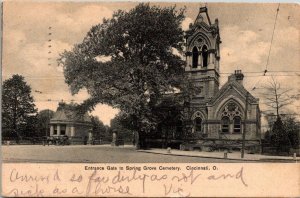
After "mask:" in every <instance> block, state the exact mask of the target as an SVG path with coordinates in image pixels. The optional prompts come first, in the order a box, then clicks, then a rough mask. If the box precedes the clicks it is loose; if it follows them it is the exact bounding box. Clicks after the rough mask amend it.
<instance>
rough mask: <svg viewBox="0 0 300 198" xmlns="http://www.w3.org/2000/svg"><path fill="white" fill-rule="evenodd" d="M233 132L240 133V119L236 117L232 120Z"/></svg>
mask: <svg viewBox="0 0 300 198" xmlns="http://www.w3.org/2000/svg"><path fill="white" fill-rule="evenodd" d="M233 132H234V133H240V132H241V118H240V117H238V116H236V117H234V118H233Z"/></svg>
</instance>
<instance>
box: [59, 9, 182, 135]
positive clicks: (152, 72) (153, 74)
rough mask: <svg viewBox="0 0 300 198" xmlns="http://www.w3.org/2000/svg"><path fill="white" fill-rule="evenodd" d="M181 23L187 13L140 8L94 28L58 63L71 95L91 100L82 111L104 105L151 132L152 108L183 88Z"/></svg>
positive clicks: (120, 12)
mask: <svg viewBox="0 0 300 198" xmlns="http://www.w3.org/2000/svg"><path fill="white" fill-rule="evenodd" d="M183 19H184V9H176V7H175V6H174V7H157V6H150V5H149V4H144V3H141V4H139V5H137V6H136V7H135V8H133V9H131V10H130V11H122V10H119V11H117V12H115V13H114V14H113V16H112V18H111V19H103V22H102V23H101V24H98V25H96V26H93V27H92V28H91V29H90V31H89V32H88V33H87V35H86V37H85V38H84V40H83V42H82V43H80V44H77V45H75V46H74V48H73V49H72V50H71V51H65V52H64V53H62V54H61V57H60V59H59V63H60V64H61V65H62V66H63V68H64V75H65V81H66V83H67V84H68V85H69V86H70V89H71V91H72V93H73V94H76V93H78V92H79V90H81V89H86V90H87V91H88V93H89V94H90V98H89V99H88V100H86V101H85V102H84V103H83V104H82V106H81V107H83V108H84V109H86V110H91V109H92V108H93V107H94V106H95V105H96V104H98V103H105V104H108V105H111V106H113V107H116V108H119V109H121V111H124V112H126V114H128V115H130V116H132V117H133V118H134V120H135V121H136V125H137V128H139V129H142V128H143V127H146V128H149V127H151V125H152V124H153V123H155V120H153V119H154V118H153V116H152V112H151V111H152V110H153V107H154V106H155V105H156V104H157V103H158V102H159V101H160V99H161V98H162V97H163V95H164V94H165V93H167V92H174V90H176V89H177V90H178V89H179V90H180V89H182V88H183V87H184V86H185V85H184V83H182V82H186V81H185V80H183V79H184V61H183V60H182V59H181V57H180V56H179V55H177V54H178V53H175V52H179V53H180V52H182V50H183V44H184V35H183V30H182V28H181V23H182V21H183ZM145 130H147V129H145Z"/></svg>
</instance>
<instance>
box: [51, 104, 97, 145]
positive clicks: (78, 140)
mask: <svg viewBox="0 0 300 198" xmlns="http://www.w3.org/2000/svg"><path fill="white" fill-rule="evenodd" d="M73 108H74V104H72V103H71V104H66V103H64V102H60V103H59V104H58V108H57V110H56V112H55V113H54V116H53V118H52V119H51V120H50V136H53V137H55V136H56V137H57V136H63V135H66V136H68V139H69V142H70V144H83V143H84V141H86V140H87V139H90V138H91V130H92V122H91V118H90V117H89V115H88V114H87V113H86V114H84V115H78V114H76V113H75V111H74V110H73Z"/></svg>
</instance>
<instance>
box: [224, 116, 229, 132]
mask: <svg viewBox="0 0 300 198" xmlns="http://www.w3.org/2000/svg"><path fill="white" fill-rule="evenodd" d="M222 133H229V118H228V117H227V116H224V117H223V118H222Z"/></svg>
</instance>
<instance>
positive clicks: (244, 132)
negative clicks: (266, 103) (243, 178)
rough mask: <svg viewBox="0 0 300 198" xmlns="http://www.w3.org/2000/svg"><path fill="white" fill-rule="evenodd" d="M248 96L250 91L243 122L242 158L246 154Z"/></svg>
mask: <svg viewBox="0 0 300 198" xmlns="http://www.w3.org/2000/svg"><path fill="white" fill-rule="evenodd" d="M248 98H249V92H248V91H247V94H246V104H245V113H244V123H243V142H242V153H241V158H244V154H245V139H246V121H247V111H248Z"/></svg>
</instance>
